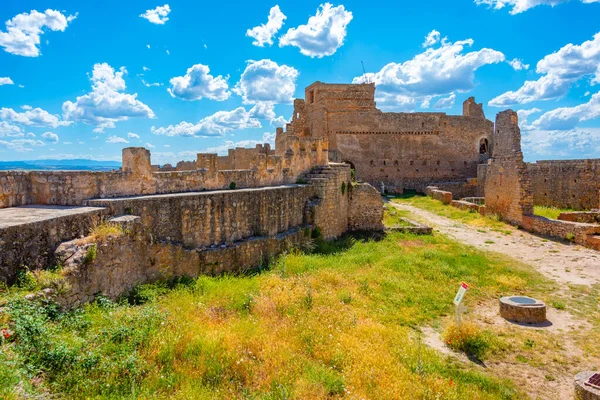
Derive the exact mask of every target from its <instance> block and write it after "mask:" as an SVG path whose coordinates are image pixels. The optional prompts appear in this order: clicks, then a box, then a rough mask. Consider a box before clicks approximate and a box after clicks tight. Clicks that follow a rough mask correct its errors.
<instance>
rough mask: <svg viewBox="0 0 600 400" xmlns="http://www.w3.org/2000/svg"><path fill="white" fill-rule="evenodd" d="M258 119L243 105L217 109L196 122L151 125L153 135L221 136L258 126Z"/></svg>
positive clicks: (259, 125)
mask: <svg viewBox="0 0 600 400" xmlns="http://www.w3.org/2000/svg"><path fill="white" fill-rule="evenodd" d="M261 126H262V125H261V124H260V121H259V120H258V119H256V118H254V117H253V115H252V113H251V112H249V111H246V109H245V108H244V107H238V108H236V109H235V110H231V111H217V112H216V113H214V114H213V115H210V116H208V117H206V118H203V119H201V120H200V121H199V122H198V123H197V124H193V123H190V122H186V121H182V122H180V123H179V124H177V125H169V126H167V127H160V128H156V127H154V126H153V127H152V128H151V132H152V133H154V134H155V135H165V136H185V137H212V136H223V135H224V134H225V133H227V132H230V131H233V130H240V129H246V128H260V127H261Z"/></svg>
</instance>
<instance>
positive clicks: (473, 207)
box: [450, 200, 479, 212]
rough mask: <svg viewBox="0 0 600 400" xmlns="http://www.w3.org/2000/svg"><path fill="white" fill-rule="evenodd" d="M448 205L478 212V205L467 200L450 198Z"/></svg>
mask: <svg viewBox="0 0 600 400" xmlns="http://www.w3.org/2000/svg"><path fill="white" fill-rule="evenodd" d="M450 205H451V206H452V207H456V208H458V209H461V210H468V211H474V212H479V206H478V205H477V204H475V203H469V202H468V201H464V200H452V202H451V203H450Z"/></svg>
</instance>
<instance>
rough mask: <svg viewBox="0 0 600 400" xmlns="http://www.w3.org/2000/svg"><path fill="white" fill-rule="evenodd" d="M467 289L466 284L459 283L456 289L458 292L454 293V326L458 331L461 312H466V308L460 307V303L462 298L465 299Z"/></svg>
mask: <svg viewBox="0 0 600 400" xmlns="http://www.w3.org/2000/svg"><path fill="white" fill-rule="evenodd" d="M468 288H469V285H467V284H466V283H464V282H463V283H461V284H460V287H459V288H458V292H457V293H456V296H455V297H454V305H455V306H456V324H457V325H458V329H460V317H461V314H462V312H463V311H465V310H466V308H464V307H463V305H462V301H463V298H464V297H465V293H467V289H468Z"/></svg>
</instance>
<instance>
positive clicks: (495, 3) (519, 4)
mask: <svg viewBox="0 0 600 400" xmlns="http://www.w3.org/2000/svg"><path fill="white" fill-rule="evenodd" d="M568 1H570V0H475V4H477V5H486V6H488V7H492V8H493V9H495V10H500V9H502V8H504V7H508V8H510V11H509V12H510V14H512V15H515V14H520V13H522V12H525V11H527V10H529V9H530V8H533V7H537V6H540V5H548V6H552V7H554V6H556V5H559V4H562V3H566V2H568ZM579 1H581V2H582V3H584V4H589V3H598V2H599V1H600V0H579Z"/></svg>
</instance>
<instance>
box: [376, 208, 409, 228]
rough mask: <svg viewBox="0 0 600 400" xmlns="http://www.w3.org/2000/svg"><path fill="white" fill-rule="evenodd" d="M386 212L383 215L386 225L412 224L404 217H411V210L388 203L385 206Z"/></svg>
mask: <svg viewBox="0 0 600 400" xmlns="http://www.w3.org/2000/svg"><path fill="white" fill-rule="evenodd" d="M384 207H385V211H386V212H385V213H384V216H383V223H384V225H385V226H411V224H410V223H409V222H407V221H406V220H404V219H402V218H409V217H410V212H408V211H405V210H398V209H397V208H394V207H392V206H390V205H388V204H386V205H385V206H384Z"/></svg>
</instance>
